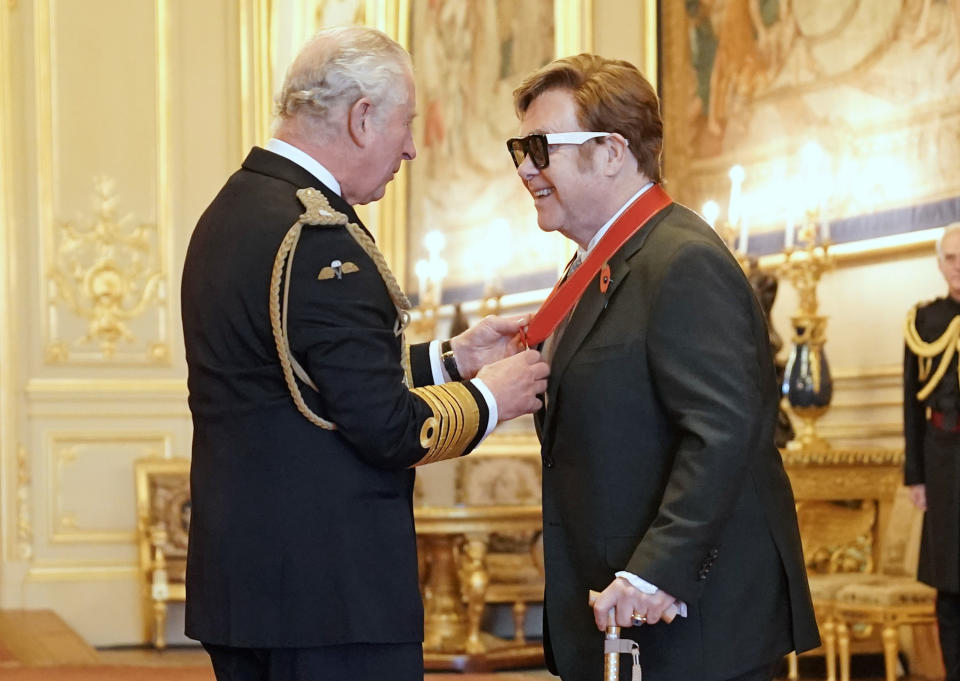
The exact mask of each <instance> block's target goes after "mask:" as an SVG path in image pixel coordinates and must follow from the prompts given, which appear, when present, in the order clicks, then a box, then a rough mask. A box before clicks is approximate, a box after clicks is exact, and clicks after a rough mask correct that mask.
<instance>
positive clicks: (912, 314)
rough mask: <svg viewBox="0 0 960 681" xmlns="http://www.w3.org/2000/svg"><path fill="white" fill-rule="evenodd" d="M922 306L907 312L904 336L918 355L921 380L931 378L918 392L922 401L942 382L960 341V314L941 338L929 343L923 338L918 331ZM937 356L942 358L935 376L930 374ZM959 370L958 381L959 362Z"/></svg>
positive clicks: (959, 367) (914, 307)
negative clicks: (919, 311) (918, 316)
mask: <svg viewBox="0 0 960 681" xmlns="http://www.w3.org/2000/svg"><path fill="white" fill-rule="evenodd" d="M934 302H935V301H934ZM920 307H921V306H920V304H919V303H918V304H917V305H914V306H913V307H912V308H910V311H909V312H908V313H907V320H906V323H905V325H904V331H903V337H904V340H905V341H906V344H907V347H908V348H910V351H911V352H913V354H915V355H916V356H917V363H918V377H919V378H920V381H927V378H928V377H929V378H930V380H929V381H927V383H926V385H924V386H923V387H922V388H921V389H920V390H919V391H918V392H917V399H918V400H920V401H921V402H922V401H923V400H925V399H927V397H928V396H929V395H930V393H931V392H933V389H934V388H935V387H936V386H937V384H938V383H940V379H942V378H943V375H944V374H945V373H946V372H947V367H948V366H949V365H950V360H951V359H953V355H954V353H956V352H957V349H958V343H960V315H958V316H956V317H954V318H953V319H952V320H951V321H950V323H949V324H948V325H947V328H946V330H945V331H944V332H943V334H942V335H941V336H940V337H939V338H937V339H936V340H933V341H931V342H929V343H928V342H927V341H925V340H923V338H922V337H921V336H920V332H919V331H917V311H918V310H919V309H920ZM937 357H939V358H940V361H939V362H938V364H937V368H936V370H935V371H933V376H930V372H931V369H932V367H933V360H934V359H935V358H937ZM957 371H958V381H960V364H958V367H957Z"/></svg>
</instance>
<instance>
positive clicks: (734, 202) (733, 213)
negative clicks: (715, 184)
mask: <svg viewBox="0 0 960 681" xmlns="http://www.w3.org/2000/svg"><path fill="white" fill-rule="evenodd" d="M745 176H746V173H744V172H743V166H741V165H735V166H733V167H732V168H730V205H729V206H728V207H727V221H728V222H729V223H730V225H731V226H733V227H736V226H737V225H738V224H740V188H741V186H742V185H743V178H744V177H745Z"/></svg>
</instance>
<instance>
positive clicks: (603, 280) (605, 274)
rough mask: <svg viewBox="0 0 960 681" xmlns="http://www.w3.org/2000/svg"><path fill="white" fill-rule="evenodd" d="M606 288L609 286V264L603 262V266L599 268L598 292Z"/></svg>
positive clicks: (605, 290) (602, 291)
mask: <svg viewBox="0 0 960 681" xmlns="http://www.w3.org/2000/svg"><path fill="white" fill-rule="evenodd" d="M608 288H610V265H609V264H608V263H603V268H602V269H601V270H600V293H606V292H607V289H608Z"/></svg>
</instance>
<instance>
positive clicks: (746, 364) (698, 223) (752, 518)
mask: <svg viewBox="0 0 960 681" xmlns="http://www.w3.org/2000/svg"><path fill="white" fill-rule="evenodd" d="M610 270H611V276H612V279H613V281H612V283H611V284H610V286H609V288H608V290H607V292H606V293H605V294H604V293H602V292H601V291H600V288H599V284H598V283H597V282H598V279H599V278H595V280H594V282H595V283H592V284H591V285H590V286H589V287H588V288H587V290H586V292H585V294H584V295H583V297H582V298H581V300H580V302H579V304H578V306H577V308H576V310H575V312H574V314H573V316H572V317H571V319H570V322H569V325H568V326H567V327H566V330H565V332H564V333H563V335H562V337H561V339H560V341H559V343H558V345H557V349H556V352H555V355H554V359H553V362H552V367H551V375H550V380H549V388H548V401H547V411H546V412H545V413H544V412H541V413H540V414H539V415H538V421H539V425H540V428H539V431H540V435H541V440H542V455H543V466H544V468H543V524H544V548H545V559H546V595H545V632H546V633H545V638H546V641H545V648H546V653H547V657H548V661H550V662H551V663H552V664H553V665H554V668H555V669H558V670H559V673H560V674H561V676H562V677H563V678H564V680H565V681H580V680H582V681H594V680H595V679H597V678H600V674H601V665H602V664H603V653H602V650H603V641H602V639H603V635H602V634H601V633H600V632H598V631H597V629H596V626H595V624H594V621H593V613H592V610H591V609H590V608H588V607H587V590H588V589H597V590H601V589H603V588H605V587H606V586H607V585H608V584H609V583H610V581H611V580H612V579H613V577H614V573H615V572H616V571H618V570H627V571H630V572H633V573H635V574H636V575H638V576H640V577H642V578H643V579H645V580H647V581H648V582H650V583H652V584H654V585H656V586H658V587H660V588H661V589H663V590H664V591H666V592H668V593H670V594H672V595H673V596H675V597H676V598H679V599H681V600H683V601H685V602H686V603H687V605H688V607H689V616H688V617H687V618H680V617H678V618H677V619H676V620H675V621H674V622H673V623H672V624H670V625H667V624H662V623H660V624H656V625H652V626H642V627H636V628H633V629H630V630H624V635H627V636H630V637H631V638H634V639H636V640H637V641H638V643H639V644H640V663H641V665H642V667H643V677H644V681H661V680H662V679H677V680H678V681H681V680H682V681H689V680H690V679H697V680H698V681H710V680H711V679H724V678H729V677H732V676H734V675H736V674H738V673H740V672H743V671H746V670H749V669H751V668H754V667H757V666H759V665H761V664H764V663H767V662H772V661H775V660H776V659H777V658H778V657H779V656H781V655H783V654H784V653H786V652H788V651H790V650H792V649H794V648H796V649H798V650H805V649H808V648H811V647H814V646H816V645H817V644H818V636H817V629H816V624H815V621H814V616H813V609H812V605H811V601H810V594H809V590H808V587H807V581H806V575H805V570H804V564H803V558H802V554H801V547H800V535H799V531H798V528H797V518H796V511H795V507H794V500H793V494H792V490H791V488H790V484H789V481H788V479H787V476H786V473H785V472H784V469H783V465H782V461H781V458H780V454H779V452H778V451H777V449H776V447H775V446H774V444H773V429H774V424H775V422H776V415H777V404H778V394H777V389H776V384H775V378H774V365H773V360H772V358H771V356H770V350H769V342H768V336H767V329H766V324H765V321H764V317H763V313H762V311H761V309H760V307H759V305H758V303H757V301H756V298H755V296H754V294H753V291H752V289H751V287H750V285H749V283H748V282H747V280H746V278H745V277H744V276H743V273H742V272H741V270H740V268H739V266H738V265H737V263H736V261H735V260H734V259H733V257H732V256H731V255H730V253H729V251H728V250H727V248H726V247H725V246H724V245H723V244H722V243H721V242H720V240H719V239H718V238H717V237H716V235H715V234H714V232H713V231H712V230H711V229H710V227H709V226H707V225H706V224H705V223H704V222H703V221H702V220H700V219H699V218H698V217H697V216H696V215H694V214H693V213H692V212H691V211H689V210H688V209H686V208H684V207H682V206H679V205H672V206H670V207H668V208H666V209H664V210H663V211H661V212H660V213H659V214H658V215H656V216H654V217H653V218H652V219H651V221H650V222H649V223H648V224H647V226H646V227H644V228H643V229H642V230H641V231H640V232H639V233H638V234H636V235H635V236H634V237H632V238H631V239H630V240H629V241H628V242H627V243H626V244H625V245H624V246H623V247H622V248H621V249H620V250H619V252H617V253H616V254H615V255H614V256H613V257H611V259H610ZM622 666H623V667H627V666H628V665H626V664H624V665H622Z"/></svg>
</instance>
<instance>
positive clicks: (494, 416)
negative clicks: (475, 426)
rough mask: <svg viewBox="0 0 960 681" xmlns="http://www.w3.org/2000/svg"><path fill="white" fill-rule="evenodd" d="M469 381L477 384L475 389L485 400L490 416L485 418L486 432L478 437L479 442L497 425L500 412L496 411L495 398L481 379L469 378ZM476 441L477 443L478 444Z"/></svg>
mask: <svg viewBox="0 0 960 681" xmlns="http://www.w3.org/2000/svg"><path fill="white" fill-rule="evenodd" d="M470 382H471V383H473V384H474V385H475V386H477V390H479V391H480V394H481V395H483V399H485V400H486V401H487V411H488V412H489V413H490V416H489V417H488V419H487V432H485V433H484V434H483V437H482V438H480V442H483V441H484V440H486V439H487V435H489V434H490V433H492V432H493V429H494V428H496V427H497V421H499V420H500V412H498V411H497V398H495V397H494V396H493V393H492V392H490V388H488V387H487V386H486V384H485V383H484V382H483V381H481V380H480V379H479V378H471V379H470ZM480 442H478V443H477V444H480Z"/></svg>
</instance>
